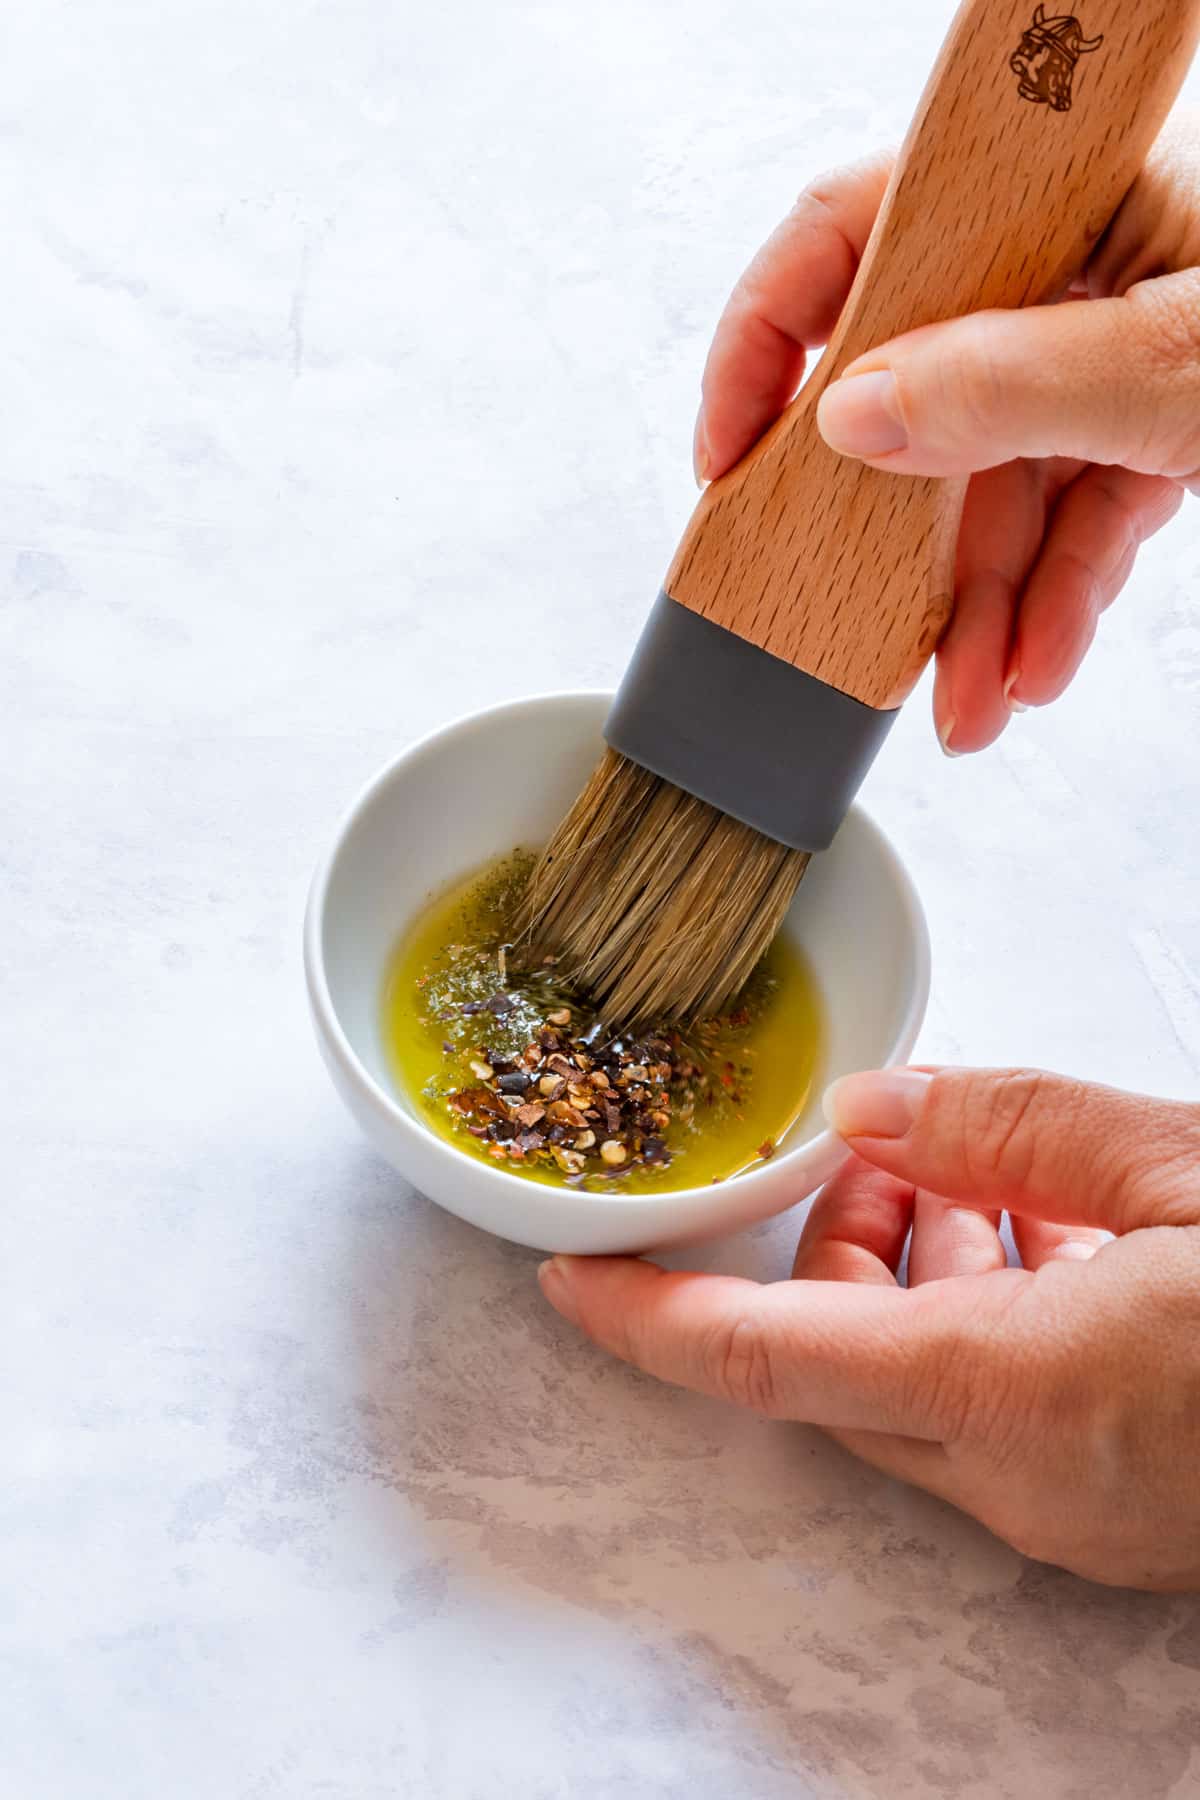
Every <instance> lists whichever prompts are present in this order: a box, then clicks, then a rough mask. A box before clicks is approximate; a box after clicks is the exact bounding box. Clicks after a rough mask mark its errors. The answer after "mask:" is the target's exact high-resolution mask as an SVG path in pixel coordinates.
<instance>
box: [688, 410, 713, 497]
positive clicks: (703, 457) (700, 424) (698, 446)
mask: <svg viewBox="0 0 1200 1800" xmlns="http://www.w3.org/2000/svg"><path fill="white" fill-rule="evenodd" d="M692 468H693V469H694V470H695V474H696V486H697V487H704V486H706V484H707V482H708V480H709V472H710V470H711V468H712V459H711V458H710V456H709V454H708V439H707V438H706V437H705V435H704V408H703V407H701V408H700V412H699V415H698V416H697V419H696V429H695V432H694V433H693V435H692Z"/></svg>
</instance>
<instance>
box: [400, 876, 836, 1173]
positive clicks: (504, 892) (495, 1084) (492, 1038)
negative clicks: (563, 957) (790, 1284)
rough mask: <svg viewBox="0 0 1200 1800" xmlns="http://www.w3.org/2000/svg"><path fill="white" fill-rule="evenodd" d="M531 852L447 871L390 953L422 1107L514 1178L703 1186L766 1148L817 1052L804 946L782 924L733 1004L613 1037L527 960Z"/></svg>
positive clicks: (813, 991) (769, 1150)
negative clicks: (462, 873)
mask: <svg viewBox="0 0 1200 1800" xmlns="http://www.w3.org/2000/svg"><path fill="white" fill-rule="evenodd" d="M531 863H532V859H531V858H530V857H529V856H527V855H524V854H522V853H517V854H514V855H513V856H511V857H508V858H506V859H504V860H503V861H502V862H500V863H498V864H493V865H492V866H490V867H489V868H487V869H485V870H482V871H479V872H477V873H476V874H475V875H473V876H470V877H468V878H467V879H466V880H464V881H461V882H458V883H456V884H455V886H454V887H452V888H450V889H449V890H448V891H446V892H445V893H443V894H442V895H440V896H439V897H438V898H436V899H435V900H433V901H432V902H431V903H430V904H429V905H428V906H427V907H426V908H425V909H424V910H423V911H422V912H421V913H420V914H419V916H418V917H417V918H416V920H415V921H414V922H413V923H412V924H411V926H410V927H409V929H408V930H407V931H406V932H405V933H404V935H403V937H402V938H401V940H400V942H399V944H398V945H397V947H396V950H395V952H394V954H393V956H392V959H391V961H390V964H389V966H388V970H387V976H386V981H385V987H384V993H383V1034H384V1041H385V1045H386V1050H387V1056H388V1062H389V1065H390V1068H391V1070H392V1074H393V1077H394V1080H395V1082H396V1086H397V1088H398V1090H399V1092H400V1094H401V1095H402V1097H403V1098H404V1099H405V1101H406V1102H407V1103H408V1105H409V1106H410V1107H411V1109H412V1111H413V1112H414V1114H415V1115H416V1117H417V1118H419V1119H420V1120H421V1121H422V1122H423V1123H424V1124H425V1125H426V1126H427V1127H428V1128H429V1129H430V1130H431V1131H434V1132H436V1133H437V1134H438V1135H439V1136H441V1137H443V1138H445V1139H446V1140H447V1141H448V1142H449V1143H451V1144H453V1145H454V1147H455V1148H456V1149H458V1150H460V1151H462V1152H463V1153H464V1154H465V1155H468V1156H473V1157H477V1158H480V1159H482V1160H485V1161H490V1162H492V1163H493V1164H494V1166H495V1167H497V1168H499V1169H502V1170H504V1171H505V1172H507V1173H510V1174H512V1175H514V1176H517V1177H518V1178H519V1179H522V1180H529V1181H540V1182H544V1183H549V1184H551V1185H562V1184H563V1183H567V1184H569V1185H571V1186H573V1187H580V1188H583V1189H584V1190H585V1191H589V1192H596V1193H598V1194H603V1193H605V1192H633V1193H645V1192H652V1191H661V1190H665V1189H672V1188H689V1187H700V1186H704V1185H706V1184H708V1183H710V1182H713V1181H722V1180H726V1179H728V1178H729V1177H731V1176H734V1175H738V1174H740V1173H742V1172H743V1171H744V1170H746V1169H750V1168H753V1167H755V1166H756V1165H757V1164H759V1163H761V1162H763V1161H764V1160H765V1159H767V1158H769V1157H770V1156H772V1155H773V1154H774V1152H775V1148H776V1146H777V1144H778V1143H779V1142H780V1140H781V1139H782V1138H783V1137H784V1135H785V1133H786V1132H787V1131H788V1129H789V1128H790V1126H791V1125H792V1124H793V1122H794V1121H795V1120H796V1118H797V1117H798V1116H799V1115H800V1113H801V1112H802V1111H803V1110H804V1108H805V1106H806V1105H807V1103H808V1100H809V1097H810V1095H811V1091H812V1086H813V1082H814V1080H815V1079H816V1075H817V1070H818V1065H819V1062H820V1052H821V1038H822V1025H821V1008H820V1003H819V999H818V994H817V987H816V982H815V980H814V978H813V975H812V972H811V970H810V969H809V967H808V964H807V963H806V961H805V959H804V957H803V956H802V954H801V953H800V951H799V950H798V949H797V948H796V946H795V945H794V944H793V943H791V942H790V941H789V940H788V939H787V937H786V936H784V935H781V936H780V937H779V938H778V939H777V940H776V941H775V943H774V944H773V945H772V947H771V949H770V951H769V952H768V954H767V956H766V957H765V958H764V960H763V962H762V963H761V964H760V966H759V968H758V970H757V971H756V973H755V975H754V976H753V977H752V979H751V981H750V983H749V984H748V986H747V988H746V990H745V991H744V993H743V994H742V995H741V996H740V998H739V1001H738V1003H737V1005H736V1007H735V1008H734V1009H733V1010H732V1011H731V1012H730V1013H728V1014H727V1015H726V1016H724V1017H722V1018H720V1019H716V1020H710V1021H707V1022H705V1023H702V1024H699V1025H695V1026H689V1027H687V1028H685V1029H683V1030H679V1029H677V1028H673V1027H669V1026H668V1027H663V1028H662V1029H660V1030H658V1031H652V1032H641V1033H638V1034H635V1035H634V1036H633V1037H630V1038H620V1037H617V1038H614V1037H613V1036H612V1034H611V1033H609V1032H607V1031H606V1030H605V1029H604V1027H603V1025H602V1024H601V1022H599V1021H597V1020H596V1019H595V1018H594V1017H592V1016H591V1015H590V1014H589V1013H588V1011H587V1009H586V1007H585V1006H584V1005H582V1004H581V1003H580V1000H579V997H578V996H576V995H574V994H572V993H571V992H570V990H569V989H568V988H567V987H565V986H564V985H563V984H562V983H561V981H560V979H559V977H558V974H557V971H556V969H555V968H554V967H553V966H548V965H545V964H542V965H539V966H538V967H537V968H533V969H529V968H522V967H521V965H520V957H519V953H518V951H516V950H514V949H513V948H512V946H511V943H510V936H511V920H512V918H513V916H514V914H515V911H516V906H517V902H518V900H519V898H520V895H521V892H522V890H523V887H524V884H525V881H526V880H527V878H528V873H529V869H530V867H531Z"/></svg>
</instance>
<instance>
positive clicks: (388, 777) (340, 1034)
mask: <svg viewBox="0 0 1200 1800" xmlns="http://www.w3.org/2000/svg"><path fill="white" fill-rule="evenodd" d="M611 699H612V690H611V689H608V688H570V689H561V690H557V689H556V690H550V691H541V692H536V693H531V694H525V695H521V696H518V697H516V698H513V699H509V700H502V701H499V702H497V703H496V704H495V705H493V706H487V707H482V708H477V709H474V710H472V711H470V712H464V713H460V714H459V715H458V716H457V717H456V718H453V719H450V720H448V721H447V722H446V723H445V724H442V725H439V726H437V727H436V728H435V729H434V730H433V731H430V732H426V733H425V734H424V736H422V737H420V738H417V739H416V740H414V742H413V743H411V744H409V745H408V746H406V748H405V749H403V750H401V751H399V752H398V753H397V755H395V756H394V757H392V758H391V759H390V761H388V762H387V763H385V764H384V765H383V767H382V768H380V769H378V770H377V771H376V772H375V774H374V775H372V776H371V777H370V778H369V779H368V780H367V781H366V782H365V783H364V785H363V787H362V788H361V789H360V790H359V792H358V794H357V795H356V797H355V798H354V800H352V801H351V803H350V805H349V806H348V807H347V808H346V810H345V811H344V812H343V814H342V816H341V818H340V820H339V821H338V825H337V829H336V830H335V832H334V835H333V839H332V842H331V843H330V846H329V848H328V850H327V851H326V852H325V854H324V855H323V856H322V857H321V859H320V861H319V862H318V864H317V867H316V870H315V872H314V874H313V877H312V881H311V884H310V886H309V891H308V900H307V904H306V906H305V912H304V927H303V943H304V973H305V980H306V985H307V988H308V998H309V1005H310V1007H311V1009H312V1014H313V1019H314V1023H315V1025H316V1027H317V1031H318V1035H319V1036H320V1037H321V1039H322V1041H323V1043H324V1045H325V1047H326V1048H327V1050H328V1051H330V1052H332V1054H334V1055H335V1056H336V1058H337V1061H338V1064H339V1067H340V1069H341V1071H342V1073H343V1075H345V1076H346V1077H347V1078H348V1079H349V1080H350V1081H352V1082H353V1084H354V1086H355V1088H356V1090H357V1092H358V1094H359V1096H360V1097H361V1098H362V1099H363V1100H364V1101H365V1102H366V1103H367V1105H368V1106H369V1107H370V1109H371V1111H372V1112H374V1113H375V1114H376V1115H377V1116H378V1117H379V1118H380V1119H381V1121H382V1122H383V1123H385V1124H386V1125H387V1127H388V1129H389V1130H391V1131H396V1130H398V1131H399V1132H400V1134H401V1136H402V1137H403V1138H405V1139H408V1140H409V1141H411V1142H412V1143H413V1145H414V1147H415V1148H416V1149H417V1151H418V1153H421V1154H424V1153H430V1154H432V1155H433V1156H434V1158H435V1159H436V1161H438V1162H440V1163H441V1164H442V1165H443V1167H444V1170H445V1173H446V1175H447V1177H448V1178H449V1179H453V1178H454V1177H455V1176H456V1175H461V1174H462V1172H463V1169H464V1166H465V1167H466V1168H467V1169H469V1170H470V1175H469V1176H468V1177H467V1178H468V1179H470V1180H479V1181H482V1182H483V1183H484V1184H485V1186H486V1187H487V1188H489V1189H490V1190H491V1191H493V1192H494V1193H495V1195H496V1199H497V1203H498V1211H499V1210H502V1206H503V1202H504V1200H505V1198H506V1197H507V1199H508V1201H509V1202H510V1203H511V1202H512V1201H513V1200H515V1199H516V1198H518V1196H517V1195H516V1194H515V1193H514V1180H515V1179H518V1178H514V1176H512V1175H511V1174H508V1173H506V1172H505V1171H504V1170H502V1169H499V1168H493V1167H491V1165H490V1164H488V1163H485V1162H481V1161H478V1160H476V1158H474V1157H468V1156H466V1155H464V1153H463V1152H462V1151H461V1150H456V1149H455V1148H454V1147H453V1145H451V1144H449V1143H448V1142H447V1141H446V1140H445V1139H444V1138H442V1137H440V1136H438V1134H437V1133H436V1132H433V1131H431V1130H429V1128H428V1127H427V1126H425V1125H423V1124H422V1123H421V1121H420V1120H419V1119H417V1118H415V1117H414V1116H413V1115H412V1114H411V1113H410V1112H408V1111H407V1110H406V1109H405V1108H404V1106H403V1105H402V1104H401V1103H400V1102H399V1101H398V1100H397V1099H395V1098H394V1097H393V1096H392V1095H391V1094H389V1093H388V1092H387V1090H386V1089H385V1088H383V1087H382V1086H381V1085H380V1084H379V1082H377V1081H376V1080H375V1078H374V1076H373V1075H372V1074H371V1073H370V1071H369V1070H368V1069H367V1067H366V1066H365V1064H364V1063H363V1061H362V1059H361V1058H360V1057H359V1055H358V1052H357V1050H356V1049H355V1048H354V1045H353V1044H352V1043H351V1041H350V1039H349V1038H348V1037H347V1035H346V1033H345V1031H344V1030H343V1029H342V1024H341V1020H340V1019H339V1018H338V1014H337V1008H336V1007H335V1005H334V1002H333V996H332V994H331V992H330V989H329V982H328V979H327V976H326V971H325V955H324V938H325V920H326V905H327V901H328V896H329V889H330V885H331V882H332V879H333V874H334V870H335V869H336V868H337V865H338V862H339V859H340V858H341V856H342V854H343V852H344V849H345V846H346V842H347V840H348V839H349V837H350V835H351V833H352V832H353V830H354V829H355V827H356V826H357V824H358V822H359V820H360V819H361V817H362V815H363V814H364V813H365V812H366V811H367V810H368V809H369V807H370V806H371V805H372V803H373V802H374V800H375V799H376V797H377V796H378V795H379V794H380V793H381V792H383V790H385V789H386V788H388V787H389V786H390V785H391V784H392V782H394V781H395V780H396V779H397V778H398V777H399V776H400V774H401V773H402V771H403V770H404V769H405V768H407V767H408V766H409V765H410V764H412V763H414V762H417V761H419V760H420V758H421V757H423V756H425V755H428V754H429V753H431V752H434V751H436V750H437V749H438V748H439V747H440V746H441V745H442V744H443V743H444V742H446V741H447V740H448V739H451V738H454V737H457V736H459V735H460V733H462V732H463V731H465V730H467V729H469V728H472V727H476V726H481V725H486V724H487V723H489V722H490V721H491V720H493V719H497V718H500V717H502V716H503V715H504V714H506V713H514V712H526V711H528V710H529V708H530V707H538V706H541V705H546V704H550V703H554V704H566V705H571V704H573V703H577V702H580V701H585V702H595V701H611ZM851 813H852V814H853V815H854V816H855V817H856V818H857V819H858V821H859V823H860V824H861V825H862V826H864V827H865V828H866V830H867V833H868V835H869V837H871V838H872V839H873V840H874V844H875V848H876V850H877V851H878V852H879V855H880V859H881V862H882V863H883V865H884V867H885V868H886V869H887V870H888V872H889V874H890V875H891V878H892V882H893V887H894V891H895V892H896V894H897V897H898V899H899V901H900V904H901V908H902V910H903V913H904V916H905V921H906V924H907V925H908V928H909V933H910V937H911V942H912V948H913V962H914V969H913V981H912V985H911V989H910V992H909V995H908V999H907V1003H906V1005H905V1008H904V1013H903V1016H902V1018H901V1020H900V1024H899V1026H898V1028H897V1029H896V1031H895V1032H894V1033H893V1036H892V1041H891V1043H890V1044H889V1046H888V1050H887V1055H886V1057H885V1059H884V1060H883V1062H882V1063H881V1065H880V1066H881V1067H887V1066H889V1065H893V1064H895V1063H896V1062H897V1061H898V1060H899V1059H900V1058H903V1057H907V1056H908V1055H909V1053H910V1052H911V1050H912V1048H913V1046H914V1044H915V1043H916V1040H917V1035H918V1033H919V1031H920V1029H921V1025H922V1022H923V1021H924V1018H925V1014H926V1011H927V1008H928V1004H929V994H930V987H931V979H932V951H931V946H930V938H929V926H928V922H927V920H926V916H925V909H924V907H923V906H922V904H921V899H920V896H919V894H918V893H917V890H916V887H915V885H914V883H913V880H912V877H911V876H910V875H909V873H908V870H907V868H906V867H905V864H904V862H903V859H902V858H901V856H900V854H899V852H898V851H897V850H896V848H895V846H894V845H893V844H892V841H891V839H890V838H889V837H888V836H887V834H886V832H885V831H884V830H883V829H882V827H881V826H880V825H878V824H877V823H876V821H875V819H874V818H873V817H872V816H871V814H870V813H869V812H868V811H867V809H866V808H865V807H864V806H862V805H861V804H860V803H859V802H857V801H856V802H855V804H854V806H853V807H852V808H851ZM403 928H404V927H403V922H401V923H399V924H398V925H397V928H396V929H397V935H398V934H399V932H400V931H401V930H402V929H403ZM837 1142H838V1140H837V1139H836V1138H835V1136H834V1134H833V1132H832V1131H829V1130H825V1131H821V1132H818V1133H817V1134H816V1135H815V1136H814V1137H808V1138H805V1139H804V1140H803V1141H802V1142H801V1143H797V1144H794V1145H792V1146H791V1148H790V1149H788V1150H785V1151H783V1152H782V1154H781V1155H779V1156H777V1157H773V1158H772V1159H771V1161H770V1162H767V1163H763V1164H762V1165H761V1166H760V1167H759V1168H755V1169H748V1170H746V1172H745V1173H744V1174H741V1175H739V1176H738V1177H737V1180H736V1182H732V1183H731V1182H711V1183H708V1184H706V1185H705V1186H704V1187H688V1188H663V1189H661V1190H659V1191H658V1192H655V1193H648V1194H620V1193H618V1194H605V1195H603V1196H600V1197H599V1198H600V1199H601V1200H602V1203H603V1205H604V1207H605V1210H606V1212H608V1213H609V1214H610V1216H611V1215H613V1214H618V1215H621V1216H625V1217H628V1218H630V1219H636V1218H642V1219H646V1218H649V1217H650V1216H652V1215H653V1214H655V1213H657V1212H661V1211H664V1210H671V1209H673V1208H676V1207H680V1206H687V1207H689V1209H692V1210H694V1211H696V1212H697V1213H699V1214H700V1215H705V1214H708V1213H710V1212H711V1213H712V1214H718V1213H720V1212H722V1211H724V1210H726V1206H727V1196H728V1195H729V1193H730V1191H731V1189H733V1188H736V1189H737V1191H738V1192H739V1193H743V1194H744V1193H745V1192H746V1186H747V1184H748V1183H755V1184H758V1183H761V1182H763V1181H764V1180H770V1181H772V1182H775V1181H777V1180H778V1178H779V1174H780V1172H781V1171H782V1170H784V1169H786V1168H787V1167H788V1165H789V1164H790V1163H795V1162H799V1160H800V1159H801V1158H802V1157H806V1158H811V1157H813V1156H818V1157H819V1156H822V1155H827V1154H829V1152H830V1151H831V1150H832V1148H833V1147H834V1145H835V1144H836V1143H837ZM406 1179H411V1178H410V1177H406ZM519 1186H520V1195H519V1198H520V1202H521V1204H522V1206H525V1207H528V1209H529V1210H530V1211H531V1212H532V1213H534V1214H535V1215H536V1214H538V1213H541V1212H543V1211H544V1212H545V1213H547V1214H550V1213H551V1212H558V1211H560V1210H561V1208H562V1207H563V1205H564V1203H566V1204H571V1205H578V1207H579V1208H580V1210H581V1211H590V1210H593V1209H594V1208H595V1206H596V1205H597V1199H598V1197H597V1196H596V1195H595V1194H589V1193H577V1192H576V1190H575V1189H574V1188H569V1187H566V1186H565V1185H564V1186H555V1185H553V1184H550V1183H539V1182H534V1181H522V1182H520V1184H519ZM722 1202H725V1205H723V1204H722ZM706 1203H707V1204H706ZM699 1224H700V1221H699V1220H697V1227H698V1228H699Z"/></svg>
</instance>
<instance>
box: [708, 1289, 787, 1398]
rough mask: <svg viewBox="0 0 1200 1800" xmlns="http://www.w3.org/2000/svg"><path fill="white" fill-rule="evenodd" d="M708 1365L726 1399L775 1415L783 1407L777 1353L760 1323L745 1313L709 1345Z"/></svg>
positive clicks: (720, 1330)
mask: <svg viewBox="0 0 1200 1800" xmlns="http://www.w3.org/2000/svg"><path fill="white" fill-rule="evenodd" d="M707 1364H708V1368H707V1373H708V1375H709V1377H710V1379H711V1381H712V1383H713V1386H714V1387H715V1388H716V1390H717V1392H718V1393H719V1394H721V1395H723V1396H724V1398H725V1399H727V1400H732V1401H733V1402H734V1403H735V1405H737V1406H744V1407H747V1408H749V1409H750V1411H752V1412H759V1413H765V1414H766V1415H767V1416H768V1417H772V1416H774V1414H775V1411H776V1408H777V1406H778V1404H779V1395H778V1387H777V1381H776V1373H775V1361H774V1353H773V1351H772V1349H771V1345H770V1342H769V1340H768V1338H767V1334H766V1332H765V1330H764V1329H763V1326H762V1324H761V1323H760V1321H758V1320H757V1319H753V1318H748V1317H747V1316H745V1315H744V1314H742V1315H739V1316H738V1317H736V1318H734V1319H733V1320H731V1321H727V1322H725V1323H723V1324H722V1325H721V1326H720V1328H719V1329H718V1330H716V1331H715V1332H714V1333H713V1336H712V1339H711V1341H710V1343H709V1346H708V1355H707Z"/></svg>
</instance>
